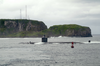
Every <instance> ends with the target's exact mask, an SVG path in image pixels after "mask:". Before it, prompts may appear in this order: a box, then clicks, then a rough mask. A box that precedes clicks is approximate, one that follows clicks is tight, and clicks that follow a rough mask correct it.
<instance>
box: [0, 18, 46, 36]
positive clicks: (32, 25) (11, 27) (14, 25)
mask: <svg viewBox="0 0 100 66" xmlns="http://www.w3.org/2000/svg"><path fill="white" fill-rule="evenodd" d="M45 29H47V26H46V25H45V24H44V23H43V22H42V21H36V20H17V19H16V20H11V19H8V20H7V19H6V20H0V34H3V35H6V34H9V33H16V32H20V31H42V30H45Z"/></svg>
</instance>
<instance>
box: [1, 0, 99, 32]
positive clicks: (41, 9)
mask: <svg viewBox="0 0 100 66" xmlns="http://www.w3.org/2000/svg"><path fill="white" fill-rule="evenodd" d="M26 6H27V18H28V19H32V20H40V21H43V22H45V24H46V25H47V26H52V25H55V24H79V25H83V26H84V25H85V26H89V27H90V28H92V31H93V33H96V31H95V30H94V28H95V26H98V28H100V27H99V24H100V23H99V21H100V19H99V18H100V0H0V18H10V19H13V18H14V19H15V18H20V10H21V16H22V18H26V12H25V11H26ZM97 32H98V31H97ZM98 33H100V32H98Z"/></svg>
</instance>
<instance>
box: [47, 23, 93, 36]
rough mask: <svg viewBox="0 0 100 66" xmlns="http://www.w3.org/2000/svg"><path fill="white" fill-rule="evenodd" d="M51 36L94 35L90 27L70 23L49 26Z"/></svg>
mask: <svg viewBox="0 0 100 66" xmlns="http://www.w3.org/2000/svg"><path fill="white" fill-rule="evenodd" d="M49 35H50V36H70V37H92V35H91V29H90V28H89V27H85V26H80V25H75V24H70V25H55V26H51V27H50V28H49Z"/></svg>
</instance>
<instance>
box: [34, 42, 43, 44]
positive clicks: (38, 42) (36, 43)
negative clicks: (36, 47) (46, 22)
mask: <svg viewBox="0 0 100 66" xmlns="http://www.w3.org/2000/svg"><path fill="white" fill-rule="evenodd" d="M35 44H44V42H36V43H35Z"/></svg>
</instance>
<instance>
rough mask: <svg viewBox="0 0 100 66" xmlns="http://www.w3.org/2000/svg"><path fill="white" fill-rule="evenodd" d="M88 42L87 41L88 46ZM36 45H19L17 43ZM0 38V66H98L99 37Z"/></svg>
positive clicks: (99, 59)
mask: <svg viewBox="0 0 100 66" xmlns="http://www.w3.org/2000/svg"><path fill="white" fill-rule="evenodd" d="M88 40H91V42H90V43H89V42H88ZM30 41H31V42H36V43H35V44H21V42H30ZM48 41H49V42H82V43H83V44H79V43H76V44H74V48H71V43H70V44H67V43H65V44H60V43H53V44H44V43H42V42H41V38H0V66H100V35H94V36H93V37H77V38H76V37H61V36H60V37H51V38H48Z"/></svg>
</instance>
